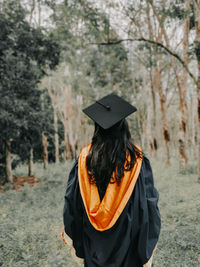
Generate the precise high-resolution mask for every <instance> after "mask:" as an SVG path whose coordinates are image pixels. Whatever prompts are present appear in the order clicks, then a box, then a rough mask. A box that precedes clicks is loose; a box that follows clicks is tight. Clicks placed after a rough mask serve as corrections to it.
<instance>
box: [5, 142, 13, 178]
mask: <svg viewBox="0 0 200 267" xmlns="http://www.w3.org/2000/svg"><path fill="white" fill-rule="evenodd" d="M6 180H7V182H11V183H12V182H13V174H12V154H11V139H7V140H6Z"/></svg>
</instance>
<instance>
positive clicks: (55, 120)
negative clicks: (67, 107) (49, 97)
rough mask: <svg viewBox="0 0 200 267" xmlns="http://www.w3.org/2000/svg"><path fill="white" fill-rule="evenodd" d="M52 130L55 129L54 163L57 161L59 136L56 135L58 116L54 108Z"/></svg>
mask: <svg viewBox="0 0 200 267" xmlns="http://www.w3.org/2000/svg"><path fill="white" fill-rule="evenodd" d="M54 131H55V135H54V138H55V159H56V164H57V163H59V137H58V117H57V114H56V110H55V108H54Z"/></svg>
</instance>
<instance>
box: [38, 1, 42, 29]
mask: <svg viewBox="0 0 200 267" xmlns="http://www.w3.org/2000/svg"><path fill="white" fill-rule="evenodd" d="M38 26H39V27H40V26H41V1H40V0H38Z"/></svg>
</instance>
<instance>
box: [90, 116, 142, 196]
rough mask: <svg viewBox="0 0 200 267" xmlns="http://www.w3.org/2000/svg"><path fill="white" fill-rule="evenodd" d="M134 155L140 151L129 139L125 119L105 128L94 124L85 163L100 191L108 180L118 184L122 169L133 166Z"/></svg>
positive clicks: (128, 168)
mask: <svg viewBox="0 0 200 267" xmlns="http://www.w3.org/2000/svg"><path fill="white" fill-rule="evenodd" d="M136 157H141V152H140V151H139V150H138V149H137V147H135V146H134V144H133V142H132V140H131V134H130V131H129V127H128V123H127V121H126V120H125V119H124V120H121V121H120V122H119V123H117V124H116V125H114V126H113V127H111V128H109V129H107V130H105V129H103V128H102V127H100V126H99V125H98V124H95V130H94V135H93V138H92V144H91V149H90V153H89V155H88V156H87V161H86V164H87V171H88V174H89V179H90V182H91V183H95V184H97V186H98V188H99V190H100V191H105V189H106V187H107V185H108V183H109V181H110V182H117V183H118V184H120V181H121V179H122V177H123V176H124V171H129V170H131V169H132V168H133V166H134V163H135V161H136Z"/></svg>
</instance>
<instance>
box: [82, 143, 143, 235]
mask: <svg viewBox="0 0 200 267" xmlns="http://www.w3.org/2000/svg"><path fill="white" fill-rule="evenodd" d="M90 147H91V145H88V146H87V147H85V148H83V150H82V151H81V154H80V156H79V162H78V179H79V187H80V192H81V196H82V199H83V203H84V207H85V210H86V213H87V215H88V218H89V220H90V223H91V224H92V225H93V227H94V228H95V229H96V230H98V231H105V230H108V229H109V228H111V227H112V226H113V225H114V224H115V223H116V221H117V219H118V218H119V216H120V214H121V213H122V211H123V209H124V208H125V206H126V204H127V202H128V200H129V198H130V196H131V194H132V192H133V189H134V187H135V184H136V181H137V179H138V176H139V173H140V169H141V165H142V159H140V158H137V159H136V163H135V165H134V167H133V168H132V170H131V171H125V172H124V177H123V178H122V180H121V183H120V185H118V184H117V183H109V184H108V187H107V190H106V193H105V196H104V198H103V200H102V201H100V197H99V193H98V189H97V186H96V185H95V184H91V183H90V182H89V176H88V173H87V167H86V158H87V155H88V153H89V151H90Z"/></svg>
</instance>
